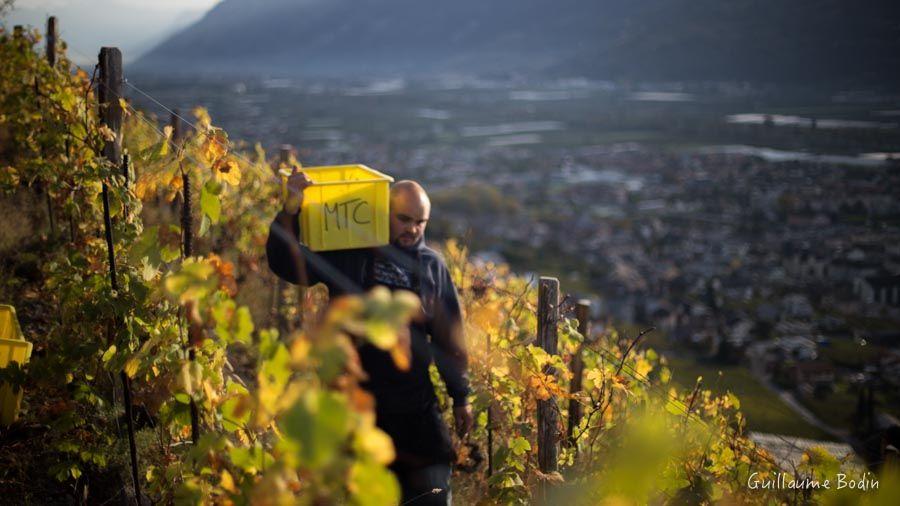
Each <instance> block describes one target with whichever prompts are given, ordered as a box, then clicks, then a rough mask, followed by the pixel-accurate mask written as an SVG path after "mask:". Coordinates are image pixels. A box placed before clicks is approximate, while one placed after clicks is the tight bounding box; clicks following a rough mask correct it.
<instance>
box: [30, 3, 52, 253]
mask: <svg viewBox="0 0 900 506" xmlns="http://www.w3.org/2000/svg"><path fill="white" fill-rule="evenodd" d="M46 55H47V63H48V64H50V67H51V68H52V67H55V66H56V17H55V16H50V18H49V19H47V47H46ZM37 86H38V82H37V77H35V79H34V87H35V90H37ZM41 151H42V152H43V149H42V150H41ZM44 198H45V199H46V200H47V219H48V220H50V237H52V238H55V237H56V217H55V216H54V215H53V199H52V198H51V197H50V185H49V184H48V185H47V187H46V188H44Z"/></svg>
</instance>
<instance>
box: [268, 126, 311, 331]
mask: <svg viewBox="0 0 900 506" xmlns="http://www.w3.org/2000/svg"><path fill="white" fill-rule="evenodd" d="M293 149H294V148H293V146H291V145H290V144H282V145H281V148H280V149H279V153H278V155H279V156H278V161H279V163H278V166H276V167H275V175H276V177H279V176H278V170H279V169H281V166H282V165H287V164H289V163H290V161H291V151H293ZM284 289H285V282H284V280H283V279H281V278H278V280H277V281H276V283H275V301H274V304H273V307H272V316H273V317H274V318H275V325H276V326H277V328H278V332H280V333H282V334H284V333H286V332H287V331H288V330H290V329H288V328H287V320H286V319H285V315H284ZM303 290H304V287H298V288H297V295H298V298H297V302H298V304H300V305H301V306H300V307H299V312H300V318H301V319H302V318H303V306H302V304H303V297H302V296H303Z"/></svg>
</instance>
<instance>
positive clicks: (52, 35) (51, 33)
mask: <svg viewBox="0 0 900 506" xmlns="http://www.w3.org/2000/svg"><path fill="white" fill-rule="evenodd" d="M47 63H49V64H50V66H51V67H55V66H56V16H50V17H49V18H47Z"/></svg>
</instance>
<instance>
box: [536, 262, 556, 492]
mask: <svg viewBox="0 0 900 506" xmlns="http://www.w3.org/2000/svg"><path fill="white" fill-rule="evenodd" d="M537 320H538V321H537V334H538V345H539V346H540V347H541V348H543V349H544V351H546V352H547V353H548V354H549V355H556V352H557V349H556V348H557V342H558V338H559V336H558V332H557V331H558V329H557V325H558V323H559V280H558V279H556V278H549V277H543V276H542V277H541V279H540V282H539V285H538V314H537ZM543 373H544V374H547V375H554V376H555V375H556V374H557V371H556V370H555V369H554V368H553V367H552V366H550V365H548V366H546V367H545V368H544V371H543ZM537 423H538V437H537V445H538V467H539V468H540V470H541V472H542V473H544V474H549V473H553V472H556V471H557V470H558V464H557V460H558V457H559V439H560V434H559V411H558V408H557V406H556V398H555V397H554V396H552V395H551V396H550V398H548V399H545V400H539V401H538V403H537ZM546 492H547V482H542V484H541V487H540V496H541V498H542V499H546Z"/></svg>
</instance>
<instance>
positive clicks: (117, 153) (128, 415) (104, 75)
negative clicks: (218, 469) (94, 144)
mask: <svg viewBox="0 0 900 506" xmlns="http://www.w3.org/2000/svg"><path fill="white" fill-rule="evenodd" d="M99 60H100V61H99V65H98V67H99V78H100V81H99V86H98V90H97V92H98V93H97V95H98V98H99V99H100V121H101V122H102V123H103V125H104V126H106V127H108V128H109V129H110V130H112V132H113V133H114V134H115V138H114V139H113V140H111V141H109V140H108V141H106V143H105V144H104V145H103V156H104V157H105V158H106V159H107V160H109V162H110V163H111V164H112V165H113V166H115V167H119V166H121V165H122V106H121V105H120V103H119V98H120V97H121V96H122V82H123V81H122V53H121V51H119V49H118V48H115V47H104V48H101V49H100V57H99ZM102 191H103V224H104V228H105V231H106V248H107V251H108V253H109V279H110V284H111V285H112V289H113V290H114V291H118V289H119V282H118V279H117V276H116V255H115V249H114V244H115V243H114V242H113V229H112V219H111V218H110V213H109V185H108V184H107V182H106V181H104V182H103V187H102ZM120 328H121V322H120V320H119V318H118V317H117V318H115V320H114V322H113V324H112V325H110V326H108V327H107V329H108V332H109V335H108V336H107V339H108V341H110V342H114V341H115V339H114V338H115V334H114V333H115V332H117V331H118V330H119V329H120ZM119 377H120V378H121V380H122V391H123V396H124V401H125V420H126V425H127V427H128V449H129V451H130V453H131V478H132V479H133V480H134V497H135V500H136V501H137V503H138V504H141V482H140V476H139V474H138V460H137V446H136V445H135V442H134V414H133V413H132V409H131V382H130V381H129V378H128V375H127V374H125V371H124V370H123V371H120V372H119Z"/></svg>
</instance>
